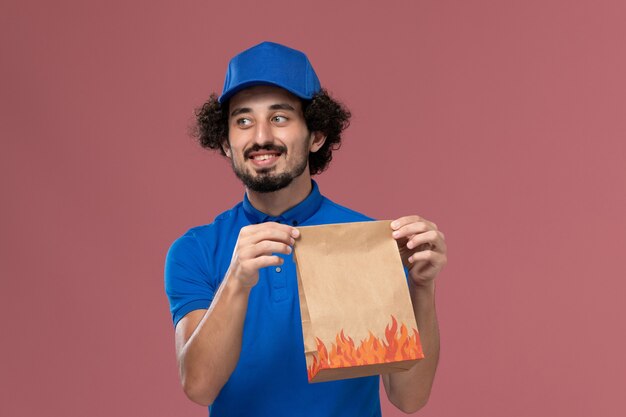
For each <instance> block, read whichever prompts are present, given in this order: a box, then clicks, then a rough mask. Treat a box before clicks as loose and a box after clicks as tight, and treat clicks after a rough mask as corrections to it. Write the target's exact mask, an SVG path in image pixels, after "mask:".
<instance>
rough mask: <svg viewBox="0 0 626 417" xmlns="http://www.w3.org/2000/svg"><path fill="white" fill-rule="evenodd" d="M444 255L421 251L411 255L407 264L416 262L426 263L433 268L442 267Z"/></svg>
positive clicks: (444, 260)
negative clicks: (433, 266)
mask: <svg viewBox="0 0 626 417" xmlns="http://www.w3.org/2000/svg"><path fill="white" fill-rule="evenodd" d="M446 259H447V257H446V255H444V254H442V253H439V252H435V251H433V250H423V251H419V252H415V253H414V254H413V255H411V256H409V259H408V261H409V263H410V264H415V263H418V262H428V263H431V264H433V265H435V266H443V265H445V263H446Z"/></svg>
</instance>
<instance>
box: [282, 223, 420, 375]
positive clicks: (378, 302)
mask: <svg viewBox="0 0 626 417" xmlns="http://www.w3.org/2000/svg"><path fill="white" fill-rule="evenodd" d="M390 223H391V222H390V221H372V222H357V223H341V224H329V225H323V226H305V227H299V228H298V229H299V230H300V237H299V238H298V240H297V241H296V244H295V245H294V261H295V262H296V266H297V272H298V293H299V297H300V313H301V316H302V333H303V337H304V351H305V357H306V364H307V372H308V377H309V382H322V381H331V380H337V379H346V378H355V377H362V376H368V375H377V374H382V373H389V372H396V371H403V370H407V369H409V368H411V367H412V366H413V365H414V364H415V363H416V362H417V361H418V360H419V359H422V358H423V357H424V354H423V352H422V346H421V343H420V339H419V333H418V330H417V324H416V322H415V316H414V314H413V307H412V304H411V298H410V295H409V289H408V285H407V281H406V276H405V274H404V269H403V266H402V260H401V258H400V253H399V251H398V246H397V243H396V241H395V240H394V239H393V237H392V236H391V232H392V230H391V226H390Z"/></svg>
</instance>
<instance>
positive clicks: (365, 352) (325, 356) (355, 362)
mask: <svg viewBox="0 0 626 417" xmlns="http://www.w3.org/2000/svg"><path fill="white" fill-rule="evenodd" d="M316 339H317V355H314V356H313V362H312V364H311V365H310V366H308V367H307V371H308V376H309V381H311V380H312V379H313V377H315V375H317V373H318V372H319V371H321V370H322V369H331V368H345V367H351V366H359V365H374V364H381V363H389V362H396V361H403V360H411V359H419V358H422V357H423V354H422V346H421V344H420V341H419V333H418V331H417V329H413V334H411V335H409V331H408V329H407V327H406V326H405V325H404V324H402V325H401V326H400V332H399V333H398V322H397V321H396V318H395V317H394V316H391V324H390V325H387V327H386V328H385V339H386V341H381V340H380V339H379V338H378V337H376V336H374V334H372V332H371V331H370V332H369V338H367V339H366V340H362V341H361V344H360V345H359V346H358V347H356V346H355V343H354V340H352V338H351V337H349V336H346V335H344V332H343V329H342V330H341V331H340V332H339V333H338V334H337V336H336V338H335V341H336V343H332V344H331V349H330V354H329V353H328V349H327V348H326V345H324V343H323V342H322V341H321V340H320V339H319V338H316Z"/></svg>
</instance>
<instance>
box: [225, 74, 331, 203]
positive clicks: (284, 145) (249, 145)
mask: <svg viewBox="0 0 626 417" xmlns="http://www.w3.org/2000/svg"><path fill="white" fill-rule="evenodd" d="M228 125H229V126H228V129H229V134H228V144H227V145H225V149H224V150H225V152H226V155H227V156H228V157H229V158H230V159H231V162H232V166H233V170H234V171H235V174H236V175H237V177H238V178H239V179H240V180H241V181H242V182H243V183H244V185H245V186H246V187H248V188H249V189H251V190H253V191H257V192H272V191H277V190H280V189H281V188H284V187H286V186H288V185H289V184H290V183H291V182H292V181H293V180H294V179H295V178H297V177H299V176H300V175H302V174H303V173H306V174H305V175H308V169H309V151H313V152H315V151H317V150H318V149H319V148H320V147H321V145H322V144H323V140H322V141H321V143H318V142H319V140H318V141H316V140H315V137H316V135H314V134H312V133H311V132H309V130H308V129H307V126H306V122H305V120H304V115H303V113H302V104H301V101H300V99H299V98H297V97H296V96H294V95H293V94H291V93H289V92H288V91H286V90H283V89H282V88H278V87H274V86H256V87H251V88H248V89H245V90H242V91H240V92H239V93H237V94H235V95H234V96H233V97H232V98H231V100H230V106H229V110H228Z"/></svg>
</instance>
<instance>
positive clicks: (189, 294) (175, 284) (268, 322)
mask: <svg viewBox="0 0 626 417" xmlns="http://www.w3.org/2000/svg"><path fill="white" fill-rule="evenodd" d="M312 184H313V188H312V191H311V193H310V194H309V196H308V197H307V198H306V199H305V200H304V201H302V202H301V203H300V204H298V205H297V206H295V207H293V208H291V209H289V210H288V211H286V212H284V213H283V214H282V215H280V216H278V217H272V216H268V215H267V214H265V213H262V212H260V211H258V210H257V209H255V208H254V207H253V206H252V204H250V201H249V200H248V197H247V195H246V196H245V197H244V200H243V201H242V202H241V203H239V204H237V205H236V206H235V207H233V208H232V209H231V210H228V211H226V212H224V213H222V214H220V215H219V216H217V217H216V218H215V221H214V222H213V223H211V224H209V225H205V226H199V227H195V228H192V229H190V230H189V231H188V232H187V233H185V234H184V235H183V236H181V237H180V238H178V239H177V240H176V241H175V242H174V243H173V244H172V246H171V247H170V250H169V252H168V254H167V258H166V263H165V290H166V293H167V297H168V299H169V302H170V310H171V313H172V317H173V320H174V325H176V324H177V323H178V321H179V320H180V319H181V318H182V317H184V316H185V315H186V314H187V313H189V312H190V311H193V310H197V309H206V308H208V307H209V305H210V304H211V301H212V300H213V297H214V296H215V294H216V292H217V289H218V287H219V285H220V283H221V282H222V279H223V278H224V276H225V274H226V271H227V270H228V267H229V265H230V260H231V257H232V253H233V249H234V247H235V243H236V242H237V237H238V235H239V230H240V229H241V228H242V227H244V226H247V225H250V224H258V223H263V222H270V221H273V222H279V223H283V224H290V225H293V226H313V225H320V224H328V223H347V222H356V221H366V220H371V219H370V218H369V217H366V216H364V215H362V214H359V213H357V212H355V211H353V210H350V209H348V208H345V207H342V206H340V205H338V204H336V203H333V202H332V201H330V200H329V199H327V198H326V197H324V196H322V195H321V194H320V192H319V189H318V186H317V184H316V183H315V182H314V181H313V182H312ZM280 256H282V257H283V258H284V260H285V262H284V263H283V265H281V266H280V267H267V268H262V269H261V270H259V281H258V284H257V285H256V286H255V287H254V288H252V290H251V292H250V298H249V301H248V312H247V314H246V319H245V322H244V328H243V341H242V348H241V355H240V357H239V362H238V363H237V366H236V368H235V370H234V371H233V373H232V375H231V376H230V379H229V380H228V382H227V383H226V385H224V387H223V388H222V390H221V391H220V394H219V395H218V397H217V398H216V399H215V402H214V403H213V404H212V405H211V406H210V407H209V409H210V414H211V417H220V416H231V417H232V416H246V417H248V416H273V417H279V416H299V417H306V416H311V417H313V416H314V417H322V416H324V417H326V416H342V417H344V416H345V417H349V416H354V417H356V416H358V417H370V416H380V415H381V411H380V400H379V377H378V376H371V377H365V378H355V379H347V380H341V381H332V382H320V383H314V384H309V382H308V380H307V371H306V362H305V360H304V345H303V340H302V324H301V321H300V304H299V299H298V283H297V277H296V267H295V264H294V263H293V259H292V256H291V255H288V256H287V255H284V256H283V255H280Z"/></svg>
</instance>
